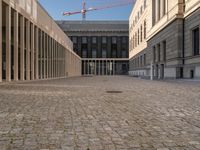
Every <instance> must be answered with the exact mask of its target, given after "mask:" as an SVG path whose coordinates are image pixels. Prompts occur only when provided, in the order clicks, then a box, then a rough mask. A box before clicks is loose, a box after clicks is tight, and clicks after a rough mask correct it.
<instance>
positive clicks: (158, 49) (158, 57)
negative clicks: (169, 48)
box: [158, 44, 160, 62]
mask: <svg viewBox="0 0 200 150" xmlns="http://www.w3.org/2000/svg"><path fill="white" fill-rule="evenodd" d="M159 61H160V44H158V62H159Z"/></svg>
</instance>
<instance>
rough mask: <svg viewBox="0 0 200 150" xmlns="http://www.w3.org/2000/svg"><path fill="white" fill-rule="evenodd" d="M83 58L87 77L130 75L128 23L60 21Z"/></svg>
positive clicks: (59, 23) (84, 71) (83, 66)
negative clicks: (90, 75) (89, 75)
mask: <svg viewBox="0 0 200 150" xmlns="http://www.w3.org/2000/svg"><path fill="white" fill-rule="evenodd" d="M57 23H58V25H59V26H60V27H61V28H62V29H63V31H64V32H65V33H66V34H67V35H68V36H69V37H70V38H71V40H72V42H73V44H74V51H75V52H76V53H77V54H78V55H79V56H80V57H81V58H82V74H83V75H88V74H92V75H121V74H127V73H128V56H129V52H128V43H129V41H128V22H127V21H57Z"/></svg>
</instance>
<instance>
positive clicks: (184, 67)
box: [129, 0, 200, 79]
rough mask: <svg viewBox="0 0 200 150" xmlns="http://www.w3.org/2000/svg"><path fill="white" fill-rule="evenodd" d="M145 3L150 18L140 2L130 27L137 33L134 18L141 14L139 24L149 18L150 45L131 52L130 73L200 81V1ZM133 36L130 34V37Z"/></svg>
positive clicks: (158, 0) (148, 0) (148, 76)
mask: <svg viewBox="0 0 200 150" xmlns="http://www.w3.org/2000/svg"><path fill="white" fill-rule="evenodd" d="M144 1H145V0H144ZM144 3H146V4H147V6H146V7H147V8H146V9H147V10H146V11H147V15H144V14H141V13H140V12H141V11H139V10H138V8H139V7H138V5H142V4H143V3H142V4H141V1H137V2H136V4H135V7H134V8H133V12H132V14H131V16H130V22H129V28H131V27H132V30H136V29H134V26H133V25H132V22H133V21H132V20H133V18H134V17H133V16H135V15H136V14H137V17H138V19H137V20H139V21H137V22H136V24H137V23H140V20H143V16H145V18H146V23H147V25H146V26H147V37H146V39H145V40H144V41H143V43H147V44H146V47H143V48H139V50H138V49H137V48H136V49H131V48H130V49H129V50H130V51H133V52H132V53H133V55H130V56H129V59H130V71H129V74H130V75H132V76H141V77H144V78H152V79H153V78H154V79H164V78H165V79H166V78H200V70H199V68H200V67H199V63H200V59H199V58H200V57H199V50H200V47H199V42H200V39H199V36H200V34H199V27H200V21H199V11H200V9H199V8H200V1H199V0H194V1H189V0H188V1H182V0H176V1H174V0H173V1H172V0H163V1H160V0H153V1H150V0H146V2H144ZM143 7H144V6H143ZM136 12H137V13H136ZM138 12H139V13H138ZM144 13H145V12H144ZM140 32H142V31H139V32H138V33H140ZM143 32H144V30H143ZM133 35H134V34H132V32H130V35H129V37H131V36H132V37H133ZM139 36H140V35H139ZM131 40H132V39H131V38H130V39H129V41H131ZM130 43H131V42H130Z"/></svg>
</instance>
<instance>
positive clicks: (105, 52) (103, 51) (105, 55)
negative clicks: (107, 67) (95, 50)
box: [102, 49, 107, 58]
mask: <svg viewBox="0 0 200 150" xmlns="http://www.w3.org/2000/svg"><path fill="white" fill-rule="evenodd" d="M106 57H107V50H106V49H103V50H102V58H106Z"/></svg>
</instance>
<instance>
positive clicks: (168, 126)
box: [0, 76, 200, 150]
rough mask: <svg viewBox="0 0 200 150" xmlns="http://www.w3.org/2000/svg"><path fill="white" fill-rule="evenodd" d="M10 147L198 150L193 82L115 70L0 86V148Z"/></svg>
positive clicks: (199, 119)
mask: <svg viewBox="0 0 200 150" xmlns="http://www.w3.org/2000/svg"><path fill="white" fill-rule="evenodd" d="M107 91H110V92H108V93H107ZM113 91H118V93H113ZM120 91H122V93H120ZM10 149H11V150H40V149H42V150H139V149H140V150H199V149H200V83H196V82H185V81H169V82H166V81H165V82H161V81H149V80H140V79H136V78H132V77H126V76H115V77H77V78H68V79H58V80H49V81H33V82H19V83H9V84H0V150H10Z"/></svg>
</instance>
